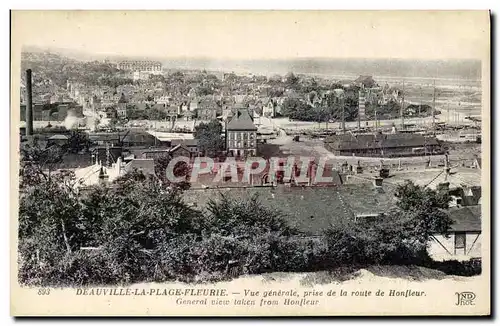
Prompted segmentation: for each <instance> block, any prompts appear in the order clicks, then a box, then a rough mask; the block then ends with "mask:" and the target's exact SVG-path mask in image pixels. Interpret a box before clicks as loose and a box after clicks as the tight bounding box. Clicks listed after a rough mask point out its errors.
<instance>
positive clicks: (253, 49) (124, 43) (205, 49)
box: [11, 11, 489, 60]
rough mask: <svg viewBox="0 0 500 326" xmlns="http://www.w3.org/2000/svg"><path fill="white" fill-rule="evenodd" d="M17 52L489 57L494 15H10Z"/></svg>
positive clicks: (243, 56)
mask: <svg viewBox="0 0 500 326" xmlns="http://www.w3.org/2000/svg"><path fill="white" fill-rule="evenodd" d="M11 26H12V30H11V33H12V38H11V41H12V49H13V51H16V50H17V49H20V48H21V46H23V45H29V46H37V47H46V48H64V49H69V50H75V51H81V52H86V53H92V54H98V55H123V56H153V57H165V58H168V57H205V58H214V59H219V60H223V59H233V60H234V59H237V60H252V59H292V58H374V59H375V58H400V59H432V60H435V59H484V57H485V55H488V54H489V16H488V12H486V11H475V12H472V11H469V12H453V11H441V12H423V11H421V12H409V11H407V12H387V11H386V12H381V11H379V12H376V11H371V12H368V11H357V12H355V11H350V12H333V11H310V12H303V11H300V12H299V11H267V12H262V11H260V12H259V11H232V12H223V11H204V12H203V11H191V12H189V11H170V12H166V11H128V12H123V11H122V12H120V11H13V12H12V19H11Z"/></svg>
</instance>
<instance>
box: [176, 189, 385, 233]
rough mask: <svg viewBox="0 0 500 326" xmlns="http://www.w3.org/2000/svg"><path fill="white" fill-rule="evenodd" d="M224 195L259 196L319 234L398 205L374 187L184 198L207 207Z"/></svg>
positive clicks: (235, 192)
mask: <svg viewBox="0 0 500 326" xmlns="http://www.w3.org/2000/svg"><path fill="white" fill-rule="evenodd" d="M221 194H225V195H227V196H229V197H230V198H235V199H243V198H245V199H248V198H250V197H251V196H253V195H257V196H258V199H259V200H260V202H261V203H262V204H263V205H265V206H267V207H269V208H271V209H276V208H279V210H281V211H282V212H283V213H285V214H286V215H287V216H289V218H290V223H291V224H292V225H294V226H296V227H298V228H299V230H301V231H302V232H305V233H308V234H319V233H321V232H322V231H323V230H325V229H326V228H327V227H328V226H330V225H331V224H333V223H336V222H338V221H340V220H342V219H352V218H354V217H355V216H357V215H362V214H379V213H383V212H386V211H387V210H388V209H389V208H390V207H392V206H393V204H395V197H394V196H393V195H392V192H391V191H387V192H385V191H378V190H376V189H375V188H374V187H373V186H372V185H371V184H349V185H342V186H338V187H286V186H278V187H275V188H273V187H248V188H219V189H191V190H188V191H185V192H184V194H183V196H184V198H185V201H186V202H187V203H190V204H195V205H196V206H198V207H200V208H203V207H205V205H206V204H207V203H208V201H209V200H210V199H214V200H218V199H220V198H221V197H220V195H221Z"/></svg>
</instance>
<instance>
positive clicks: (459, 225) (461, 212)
mask: <svg viewBox="0 0 500 326" xmlns="http://www.w3.org/2000/svg"><path fill="white" fill-rule="evenodd" d="M449 214H450V217H451V218H452V219H453V220H454V221H455V223H454V224H453V225H452V226H451V230H453V231H459V232H465V231H481V206H480V205H476V206H465V207H453V208H450V210H449Z"/></svg>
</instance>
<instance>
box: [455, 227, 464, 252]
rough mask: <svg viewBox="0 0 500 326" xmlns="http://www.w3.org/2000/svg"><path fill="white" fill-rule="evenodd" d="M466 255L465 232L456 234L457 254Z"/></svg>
mask: <svg viewBox="0 0 500 326" xmlns="http://www.w3.org/2000/svg"><path fill="white" fill-rule="evenodd" d="M462 253H463V254H465V232H455V254H462Z"/></svg>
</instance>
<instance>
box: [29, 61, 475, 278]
mask: <svg viewBox="0 0 500 326" xmlns="http://www.w3.org/2000/svg"><path fill="white" fill-rule="evenodd" d="M20 94H21V106H20V144H21V149H22V150H23V148H24V149H26V151H27V152H26V153H28V152H29V150H30V148H31V150H33V147H37V150H38V151H39V152H38V153H41V152H42V153H47V152H51V151H55V152H58V153H60V152H61V151H62V152H64V154H61V155H60V158H59V159H58V160H54V161H50V168H48V167H47V166H45V167H44V169H49V171H52V172H53V173H56V174H60V175H62V174H64V173H66V172H70V173H72V174H73V175H74V177H75V179H76V180H77V188H78V191H79V192H85V191H92V190H91V189H94V188H95V187H108V186H112V185H113V184H115V183H116V182H121V180H123V179H124V178H126V177H127V176H131V177H132V178H138V179H137V180H142V179H141V178H147V177H149V176H152V177H154V178H157V179H158V180H160V183H161V184H163V185H164V186H167V187H170V188H172V187H177V186H178V185H180V184H182V186H181V188H182V190H181V195H180V197H181V198H182V202H183V203H185V204H186V205H187V207H189V208H190V209H194V210H201V211H203V210H206V209H207V207H212V206H213V201H214V199H217V198H219V197H221V198H225V196H230V197H231V198H233V199H235V200H237V201H238V200H241V201H245V200H247V199H248V198H254V196H255V197H256V198H257V197H258V198H259V203H260V204H261V205H263V206H262V207H263V209H274V208H279V209H280V211H281V212H282V213H283V214H284V215H285V216H286V219H287V222H288V223H289V224H290V225H291V226H292V227H294V228H296V229H297V230H299V231H298V232H299V233H298V234H300V236H299V238H304V237H305V238H307V239H312V240H311V241H316V240H315V239H318V237H321V235H322V234H323V233H324V232H325V230H328V229H329V228H330V227H331V226H332V225H336V224H338V225H341V224H342V223H344V222H345V221H350V222H352V223H357V225H373V223H374V222H376V221H379V219H383V218H384V216H386V215H388V214H390V212H391V210H392V209H394V208H396V207H401V204H400V203H399V202H398V200H399V199H400V198H401V196H400V192H401V191H402V190H401V189H409V188H408V187H410V186H409V185H408V182H409V181H410V182H411V185H412V186H413V187H417V189H423V190H422V196H424V195H425V196H426V195H427V193H426V192H425V189H430V190H432V191H434V193H435V194H438V195H441V194H446V196H447V198H449V200H447V203H446V206H447V207H446V209H445V210H446V216H447V218H449V219H450V221H451V223H450V227H449V228H448V229H447V230H446V233H447V235H444V234H443V232H438V230H431V231H432V232H431V233H430V234H429V236H428V239H429V242H428V243H426V245H425V246H426V250H427V252H428V254H429V255H430V257H432V259H433V261H436V262H442V261H447V260H457V261H473V262H477V261H478V260H479V261H480V258H481V198H482V195H481V194H482V192H481V168H482V160H481V115H480V106H481V102H480V99H481V93H480V89H479V90H478V89H477V88H476V87H474V85H458V86H457V85H452V86H450V85H439V84H438V85H436V81H435V80H425V81H419V80H417V81H415V80H394V79H392V80H384V78H383V77H382V76H381V77H380V78H379V77H377V76H370V75H361V76H358V77H353V78H350V79H348V78H333V77H327V76H316V75H314V76H311V75H307V74H296V73H293V72H289V73H287V74H285V75H277V74H271V75H269V76H264V75H258V74H252V73H237V72H232V71H207V70H195V69H193V70H182V69H178V70H172V69H166V68H164V67H163V66H162V63H161V62H159V61H152V60H116V61H112V60H108V59H106V60H103V61H92V62H79V61H76V60H73V59H68V58H64V57H63V56H60V55H57V54H51V53H23V60H22V78H21V92H20ZM35 151H36V150H35ZM40 155H41V154H40ZM33 157H34V156H32V157H31V158H27V159H26V160H27V161H30V160H31V161H32V160H33ZM304 158H307V160H305V159H304ZM227 162H231V166H232V167H234V169H232V168H230V169H227ZM304 162H306V163H304ZM46 163H47V162H46ZM255 164H257V166H255ZM250 167H251V168H250ZM228 170H229V171H228ZM249 170H251V172H249ZM169 176H170V177H169ZM171 176H175V178H174V179H175V182H174V179H173V178H172V177H171ZM402 187H403V188H402ZM404 187H407V188H404ZM418 187H420V188H418ZM398 198H399V199H398ZM211 205H212V206H211ZM139 232H140V231H139ZM152 241H154V240H152ZM224 241H226V240H224ZM65 242H66V246H67V247H68V246H69V247H75V248H77V249H78V250H83V251H95V250H99V248H101V245H100V244H99V243H94V242H92V241H87V242H85V241H83V242H81V243H78V244H77V243H75V244H72V245H69V244H68V241H67V240H65ZM68 250H69V249H68ZM400 258H401V257H399V258H398V259H400ZM394 259H395V258H394ZM249 264H250V263H249V262H248V261H247V262H245V263H242V262H241V261H239V260H238V259H236V258H234V259H233V258H232V259H229V260H227V261H225V263H224V264H223V265H224V267H223V268H222V269H223V270H224V269H225V270H226V271H227V273H232V274H234V275H240V274H246V273H251V272H252V268H251V266H249ZM230 270H231V272H228V271H230Z"/></svg>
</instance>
